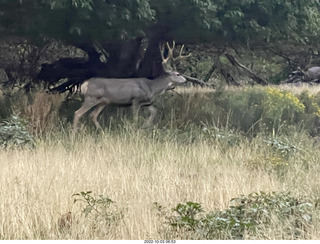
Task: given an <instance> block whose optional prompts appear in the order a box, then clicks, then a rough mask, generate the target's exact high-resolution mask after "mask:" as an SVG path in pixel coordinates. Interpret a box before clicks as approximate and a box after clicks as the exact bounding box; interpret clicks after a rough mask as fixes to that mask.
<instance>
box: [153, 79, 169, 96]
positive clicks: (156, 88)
mask: <svg viewBox="0 0 320 244" xmlns="http://www.w3.org/2000/svg"><path fill="white" fill-rule="evenodd" d="M167 78H168V77H167V76H166V75H162V76H160V77H158V78H156V79H154V80H150V88H151V90H152V92H153V93H154V94H159V93H161V92H164V91H166V90H167V89H168V88H169V87H170V86H171V85H170V83H171V81H169V80H168V79H167Z"/></svg>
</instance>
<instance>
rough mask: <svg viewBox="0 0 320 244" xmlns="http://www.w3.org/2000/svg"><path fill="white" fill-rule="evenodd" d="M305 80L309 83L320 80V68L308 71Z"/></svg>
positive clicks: (315, 67)
mask: <svg viewBox="0 0 320 244" xmlns="http://www.w3.org/2000/svg"><path fill="white" fill-rule="evenodd" d="M304 78H305V80H307V81H310V80H311V81H313V80H319V79H320V67H318V66H314V67H311V68H309V69H308V70H307V72H306V73H305V75H304Z"/></svg>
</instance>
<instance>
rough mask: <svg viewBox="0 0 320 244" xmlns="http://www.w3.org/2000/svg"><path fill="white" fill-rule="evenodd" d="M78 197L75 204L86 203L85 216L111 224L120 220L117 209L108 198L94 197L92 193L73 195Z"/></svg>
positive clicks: (102, 196) (83, 211)
mask: <svg viewBox="0 0 320 244" xmlns="http://www.w3.org/2000/svg"><path fill="white" fill-rule="evenodd" d="M72 196H73V197H76V198H75V199H74V203H76V202H79V201H80V202H84V203H86V206H85V207H84V208H83V210H82V213H84V214H85V216H86V217H87V216H89V215H93V216H94V218H95V219H102V220H104V221H105V222H106V223H108V224H110V223H111V222H112V221H114V220H117V219H119V218H120V216H121V215H120V214H119V213H118V209H117V207H116V206H115V205H114V201H112V200H111V199H110V198H109V197H108V196H104V195H99V196H98V197H94V196H92V191H86V192H83V191H82V192H80V193H75V194H73V195H72Z"/></svg>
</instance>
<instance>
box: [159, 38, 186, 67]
mask: <svg viewBox="0 0 320 244" xmlns="http://www.w3.org/2000/svg"><path fill="white" fill-rule="evenodd" d="M175 46H176V42H175V41H172V46H170V44H169V42H166V48H167V50H168V54H167V56H166V57H165V56H164V51H165V44H164V43H163V44H159V48H160V54H161V59H162V64H163V65H167V63H168V61H169V60H170V59H171V60H172V61H176V60H178V59H183V58H187V57H190V56H191V53H189V54H188V55H185V56H183V55H182V52H183V49H184V45H182V46H181V48H180V51H179V56H177V57H174V56H173V51H174V48H175ZM172 65H173V64H172V63H171V66H172ZM164 67H165V66H164ZM171 68H172V67H171ZM165 69H166V67H165Z"/></svg>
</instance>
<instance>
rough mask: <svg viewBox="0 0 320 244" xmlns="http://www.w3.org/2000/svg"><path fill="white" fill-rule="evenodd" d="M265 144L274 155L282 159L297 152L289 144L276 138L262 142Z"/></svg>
mask: <svg viewBox="0 0 320 244" xmlns="http://www.w3.org/2000/svg"><path fill="white" fill-rule="evenodd" d="M263 141H264V142H265V143H267V144H268V145H269V146H270V147H271V148H272V149H273V150H274V151H275V152H276V153H278V154H280V155H281V156H282V157H284V158H288V156H289V155H290V154H292V153H294V152H296V151H297V147H295V146H294V145H291V144H290V143H289V142H283V141H281V140H278V139H276V138H273V139H270V140H263Z"/></svg>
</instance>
